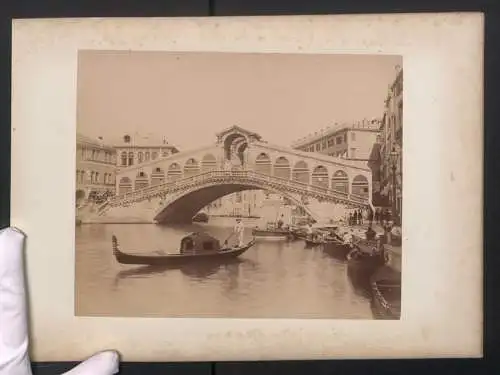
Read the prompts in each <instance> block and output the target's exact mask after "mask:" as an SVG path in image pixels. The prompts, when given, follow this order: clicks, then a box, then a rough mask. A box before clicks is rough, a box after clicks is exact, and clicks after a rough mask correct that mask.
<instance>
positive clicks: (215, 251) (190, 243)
mask: <svg viewBox="0 0 500 375" xmlns="http://www.w3.org/2000/svg"><path fill="white" fill-rule="evenodd" d="M254 244H255V240H254V239H252V240H251V241H250V242H248V243H247V244H245V245H243V246H242V247H237V246H236V247H231V246H227V245H226V244H224V246H221V245H220V242H219V240H217V239H216V238H214V237H212V236H210V235H208V234H206V233H203V232H195V233H191V234H189V235H187V236H185V237H184V238H183V239H182V240H181V248H180V252H179V253H173V254H167V253H164V252H163V251H157V252H151V253H142V252H141V253H134V254H132V253H128V252H124V251H122V250H120V248H119V245H118V239H117V238H116V236H115V235H113V237H112V245H113V255H114V257H115V258H116V260H117V262H118V263H121V264H142V265H151V266H183V265H187V264H193V263H200V262H201V263H206V262H225V261H227V260H230V259H233V258H235V257H238V256H240V255H242V254H243V253H244V252H245V251H247V250H248V249H250V248H251V247H252V246H253V245H254Z"/></svg>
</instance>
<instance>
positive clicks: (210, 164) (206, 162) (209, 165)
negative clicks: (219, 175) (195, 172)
mask: <svg viewBox="0 0 500 375" xmlns="http://www.w3.org/2000/svg"><path fill="white" fill-rule="evenodd" d="M216 168H217V159H216V158H215V156H214V155H212V154H205V155H204V156H203V158H202V159H201V171H202V172H208V171H211V170H213V169H216Z"/></svg>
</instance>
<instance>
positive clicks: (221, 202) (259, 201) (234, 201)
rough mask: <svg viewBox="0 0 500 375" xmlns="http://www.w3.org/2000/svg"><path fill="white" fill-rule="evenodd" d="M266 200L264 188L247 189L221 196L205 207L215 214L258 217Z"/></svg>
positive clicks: (205, 209) (207, 211)
mask: <svg viewBox="0 0 500 375" xmlns="http://www.w3.org/2000/svg"><path fill="white" fill-rule="evenodd" d="M264 200H265V192H264V191H262V190H245V191H240V192H237V193H232V194H229V195H226V196H224V197H222V198H219V199H217V200H215V201H213V202H212V203H211V204H209V205H208V206H207V207H205V208H204V209H203V211H205V212H206V213H207V214H209V215H213V216H241V217H254V218H258V217H260V215H261V209H262V205H263V202H264Z"/></svg>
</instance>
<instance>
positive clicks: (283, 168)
mask: <svg viewBox="0 0 500 375" xmlns="http://www.w3.org/2000/svg"><path fill="white" fill-rule="evenodd" d="M274 175H275V176H276V177H280V178H284V179H286V180H289V179H290V175H291V168H290V162H289V161H288V159H287V158H285V157H283V156H280V157H279V158H278V159H276V162H275V163H274Z"/></svg>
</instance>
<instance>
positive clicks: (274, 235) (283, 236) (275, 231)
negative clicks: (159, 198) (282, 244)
mask: <svg viewBox="0 0 500 375" xmlns="http://www.w3.org/2000/svg"><path fill="white" fill-rule="evenodd" d="M252 235H253V236H254V237H258V238H263V239H268V240H271V239H276V240H287V239H292V238H293V235H292V232H291V231H290V229H289V228H288V227H282V226H278V225H276V224H274V223H268V224H267V226H266V228H259V227H255V228H254V229H252Z"/></svg>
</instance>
